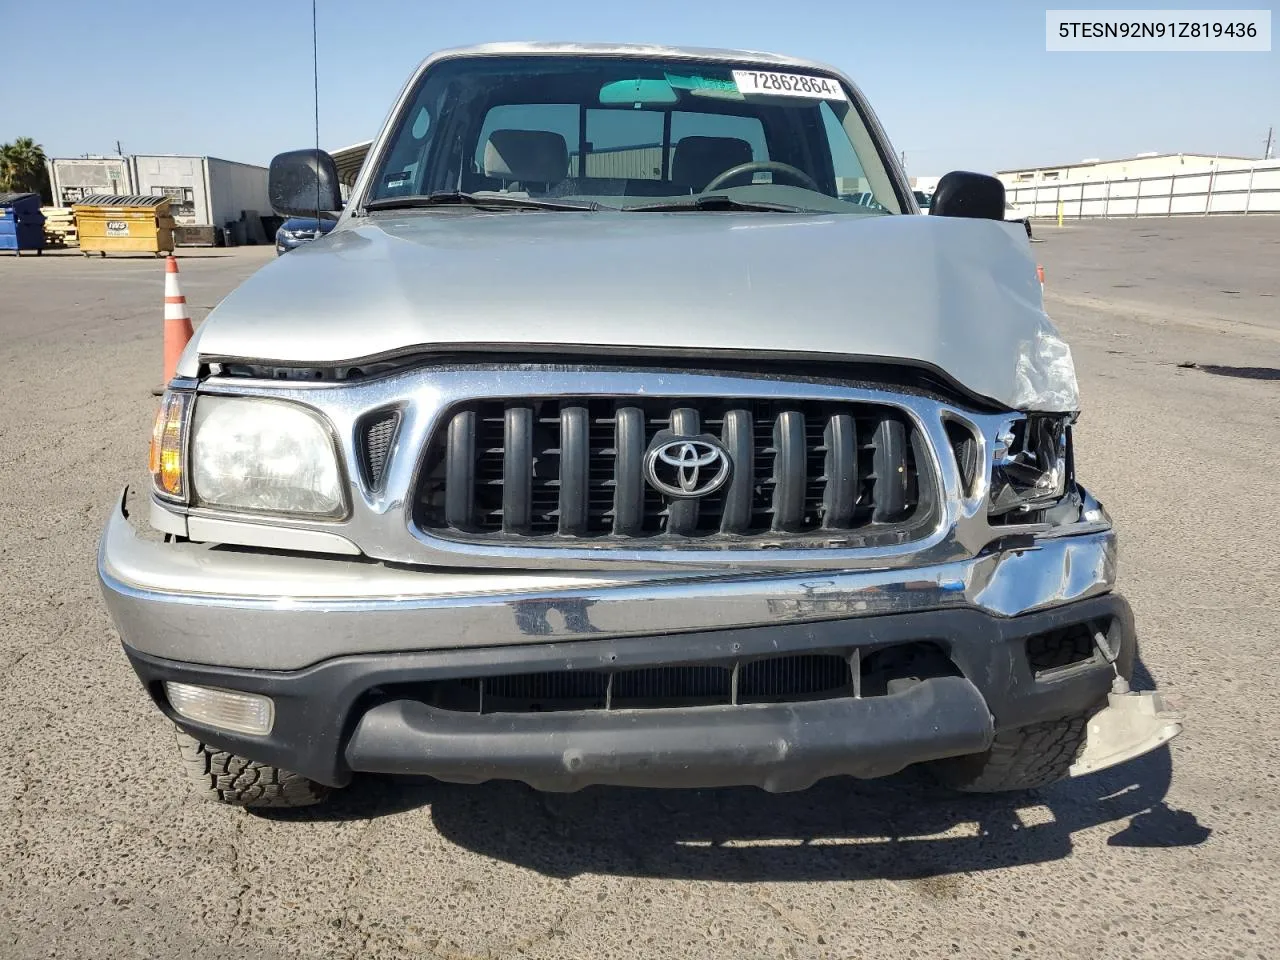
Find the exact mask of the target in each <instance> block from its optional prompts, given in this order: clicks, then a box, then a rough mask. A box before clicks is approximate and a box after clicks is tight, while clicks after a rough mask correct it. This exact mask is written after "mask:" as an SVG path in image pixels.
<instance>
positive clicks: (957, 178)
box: [273, 166, 1004, 220]
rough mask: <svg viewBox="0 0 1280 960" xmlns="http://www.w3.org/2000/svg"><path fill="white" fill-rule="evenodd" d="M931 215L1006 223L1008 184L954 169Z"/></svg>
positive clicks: (938, 192)
mask: <svg viewBox="0 0 1280 960" xmlns="http://www.w3.org/2000/svg"><path fill="white" fill-rule="evenodd" d="M273 169H274V166H273ZM929 216H931V217H970V218H973V219H976V220H1003V219H1004V184H1003V183H1001V182H1000V181H999V180H997V179H996V178H995V177H989V176H987V175H986V174H985V173H969V172H967V171H964V170H953V171H952V172H951V173H948V174H947V175H946V176H945V177H943V178H942V179H941V180H939V181H938V189H937V190H935V191H934V192H933V204H932V205H931V206H930V207H929Z"/></svg>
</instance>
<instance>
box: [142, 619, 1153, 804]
mask: <svg viewBox="0 0 1280 960" xmlns="http://www.w3.org/2000/svg"><path fill="white" fill-rule="evenodd" d="M1077 623H1089V624H1097V625H1098V626H1099V627H1100V628H1101V629H1103V630H1105V632H1106V634H1107V637H1108V642H1109V643H1110V644H1111V645H1112V646H1113V648H1114V649H1116V650H1118V651H1119V652H1120V660H1119V662H1118V664H1117V667H1118V669H1119V670H1120V671H1121V673H1122V674H1124V675H1126V676H1127V675H1128V674H1129V673H1130V672H1131V671H1132V664H1133V659H1134V655H1135V651H1136V640H1135V637H1134V632H1133V620H1132V616H1131V614H1130V612H1129V607H1128V605H1127V604H1126V603H1125V602H1124V600H1123V599H1122V598H1120V597H1119V596H1116V595H1115V594H1108V595H1105V596H1100V597H1094V598H1092V599H1089V600H1083V601H1079V602H1076V603H1073V604H1069V605H1067V606H1065V607H1060V608H1055V609H1051V610H1044V611H1041V612H1039V613H1032V614H1026V615H1024V616H1021V617H1017V618H1013V619H1005V618H1000V617H994V616H992V615H990V614H985V613H980V612H978V611H976V610H935V611H923V612H918V613H901V614H893V615H886V616H876V617H859V618H853V619H845V620H829V621H825V622H822V623H816V624H789V625H779V626H771V627H758V628H754V629H730V630H716V631H708V632H699V633H686V634H675V635H671V634H667V635H656V636H639V637H626V638H619V639H599V640H584V641H572V642H566V643H553V644H527V645H522V646H510V647H491V648H481V649H469V650H436V651H425V652H419V653H397V654H365V655H359V656H349V657H339V658H336V659H333V660H328V661H325V662H324V663H320V664H317V665H315V666H313V667H309V668H307V669H304V670H298V671H267V670H236V669H230V668H225V667H212V666H205V665H200V664H192V663H181V662H178V661H173V660H166V659H162V658H158V657H153V656H149V655H147V654H143V653H140V652H139V651H137V650H136V649H133V648H131V647H129V646H127V645H126V647H125V652H126V653H127V654H128V655H129V658H130V660H131V661H132V663H133V666H134V669H135V670H136V671H137V673H138V675H139V677H141V678H142V681H143V684H144V685H145V686H146V688H147V690H148V692H149V693H150V694H151V696H152V698H153V699H154V700H155V702H156V704H157V705H158V706H159V707H160V708H161V709H162V710H164V711H165V713H166V714H168V715H169V716H170V717H172V718H173V719H174V720H175V721H177V722H179V724H180V725H181V726H183V727H184V728H186V729H188V730H189V731H190V732H191V733H193V734H194V735H196V736H198V737H200V738H201V739H203V740H206V741H208V742H211V743H213V744H215V745H216V746H219V747H221V748H223V749H227V750H231V751H233V752H235V753H238V754H240V755H242V756H247V757H250V758H252V759H255V760H261V761H264V762H267V763H273V764H276V765H278V766H281V767H285V768H287V769H290V770H294V771H297V772H299V773H303V774H305V775H306V776H308V777H311V778H312V779H314V780H318V781H320V782H322V783H328V784H331V785H336V786H341V785H343V784H345V783H347V782H348V781H349V780H350V778H351V775H352V773H354V772H369V773H396V774H424V775H430V776H434V777H437V778H439V779H442V780H452V781H457V782H467V783H471V782H480V781H484V780H489V779H516V780H523V781H525V782H527V783H529V784H531V785H533V786H534V787H536V788H538V789H541V790H576V789H579V788H581V787H584V786H587V785H590V784H609V785H617V786H651V787H653V786H657V787H714V786H728V785H748V784H753V785H756V786H761V787H764V788H765V789H767V790H775V791H781V790H799V789H804V788H805V787H808V786H810V785H811V784H813V783H814V782H816V781H817V780H819V779H822V778H823V777H829V776H834V775H837V774H847V775H852V776H859V777H876V776H884V775H887V774H890V773H894V772H896V771H898V770H901V769H902V768H904V767H906V766H908V765H910V764H913V763H920V762H924V761H927V760H936V759H941V758H943V757H951V756H961V755H964V754H970V753H980V752H982V751H983V750H985V749H986V748H987V747H988V746H989V745H990V743H991V738H992V736H993V735H994V732H995V731H996V730H999V729H1003V728H1006V727H1016V726H1023V725H1025V724H1028V723H1035V722H1037V721H1040V720H1048V719H1053V718H1056V717H1061V716H1065V715H1067V714H1071V713H1077V712H1081V711H1085V710H1089V709H1090V708H1092V707H1094V706H1096V705H1098V704H1100V703H1102V702H1103V701H1105V699H1106V697H1107V692H1108V690H1109V689H1110V685H1111V681H1112V678H1113V677H1114V675H1115V674H1114V672H1113V670H1112V668H1111V665H1110V664H1108V663H1106V662H1105V660H1103V659H1102V658H1101V657H1097V656H1095V657H1092V658H1091V659H1089V660H1087V661H1084V662H1081V663H1078V664H1075V665H1072V666H1069V667H1066V668H1064V669H1061V670H1056V671H1047V672H1037V671H1035V670H1034V669H1033V668H1032V666H1031V664H1030V663H1029V661H1028V657H1027V652H1026V651H1027V641H1028V639H1029V638H1030V637H1032V636H1037V635H1042V634H1046V633H1051V632H1053V631H1055V630H1061V629H1063V628H1064V627H1067V626H1069V625H1071V624H1077ZM921 638H929V639H930V640H931V641H933V642H936V643H937V644H939V645H940V646H941V647H942V648H944V649H945V651H946V653H947V655H948V657H949V658H950V660H951V662H952V663H954V664H955V666H956V668H957V672H958V673H959V674H960V675H959V676H940V677H933V678H930V679H925V680H923V681H922V682H920V683H917V684H914V685H909V686H908V687H907V688H906V689H905V690H902V691H901V692H890V693H886V694H884V695H879V696H867V697H854V696H848V697H841V698H838V699H829V700H821V701H812V702H791V703H753V704H736V705H721V706H695V707H683V708H680V707H674V708H660V709H619V710H607V709H606V710H600V709H597V710H575V711H564V712H548V713H501V712H495V713H484V712H464V711H461V710H456V709H446V708H441V707H438V706H435V705H432V704H430V703H428V702H424V700H422V699H419V698H417V697H415V696H413V695H412V693H410V691H413V690H415V689H420V688H421V687H422V686H424V685H427V684H430V683H432V682H433V681H440V680H447V679H452V678H459V677H465V678H478V677H502V676H511V675H529V674H555V673H560V674H564V673H568V672H574V671H602V670H610V671H619V670H633V669H642V668H645V667H654V666H661V667H670V666H677V665H678V666H693V667H699V666H707V665H713V664H728V663H731V662H740V661H743V660H750V659H751V658H753V657H776V656H779V655H795V654H818V653H831V652H837V651H838V652H840V653H842V654H844V653H846V652H848V651H872V650H876V649H883V648H886V647H891V646H894V645H897V644H900V643H910V642H916V641H919V640H921ZM166 680H176V681H179V682H183V683H192V684H199V685H202V686H210V687H220V688H223V689H232V690H238V691H243V692H247V693H257V694H262V695H265V696H268V697H271V698H272V700H273V701H274V702H275V725H274V727H273V729H272V731H271V733H270V734H269V735H267V736H265V737H250V736H240V735H236V734H230V733H226V732H225V731H219V730H214V729H206V728H203V727H201V726H200V725H198V724H192V723H190V722H188V721H185V720H181V719H180V718H178V717H177V716H176V715H175V714H174V713H173V710H172V708H171V707H170V706H169V704H168V702H167V700H166V698H165V695H164V691H163V682H164V681H166Z"/></svg>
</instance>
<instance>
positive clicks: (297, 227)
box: [276, 217, 337, 256]
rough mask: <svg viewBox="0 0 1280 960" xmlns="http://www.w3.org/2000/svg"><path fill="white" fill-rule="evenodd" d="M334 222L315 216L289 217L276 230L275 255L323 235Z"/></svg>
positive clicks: (331, 227) (330, 228)
mask: <svg viewBox="0 0 1280 960" xmlns="http://www.w3.org/2000/svg"><path fill="white" fill-rule="evenodd" d="M335 223H337V221H336V220H317V219H316V218H315V217H290V218H289V219H288V220H286V221H285V222H284V223H282V224H280V229H279V230H277V231H276V256H280V254H282V253H288V252H289V251H290V250H292V249H293V248H294V247H296V246H298V245H299V244H302V243H306V242H307V241H308V240H314V239H315V238H316V237H323V236H324V235H325V234H326V233H328V232H329V231H330V230H332V229H333V227H334V224H335Z"/></svg>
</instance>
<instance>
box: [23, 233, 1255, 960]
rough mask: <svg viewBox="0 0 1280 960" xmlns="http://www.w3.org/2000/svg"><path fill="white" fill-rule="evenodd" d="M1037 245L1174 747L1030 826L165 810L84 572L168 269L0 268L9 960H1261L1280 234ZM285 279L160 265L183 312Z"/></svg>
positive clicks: (98, 265)
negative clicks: (1174, 733)
mask: <svg viewBox="0 0 1280 960" xmlns="http://www.w3.org/2000/svg"><path fill="white" fill-rule="evenodd" d="M1036 235H1037V237H1038V238H1043V242H1040V243H1037V244H1036V245H1035V247H1034V250H1035V252H1036V254H1037V256H1038V258H1039V259H1040V260H1041V261H1042V262H1043V263H1044V265H1045V268H1046V271H1047V278H1048V298H1047V304H1048V309H1049V311H1050V313H1051V314H1052V315H1053V316H1054V318H1055V320H1057V321H1058V323H1059V324H1060V326H1061V327H1062V328H1063V331H1064V332H1065V334H1066V335H1067V337H1068V339H1069V340H1070V341H1071V342H1072V344H1073V347H1074V350H1075V358H1076V365H1077V369H1078V371H1079V374H1080V380H1081V390H1082V394H1083V403H1084V413H1083V416H1082V419H1081V422H1080V425H1079V427H1078V429H1077V431H1076V437H1077V443H1078V456H1077V467H1078V471H1079V473H1080V475H1081V476H1082V478H1083V479H1084V480H1085V481H1086V482H1087V483H1088V484H1089V485H1090V486H1092V488H1093V489H1094V490H1095V492H1096V493H1097V494H1098V495H1099V496H1100V497H1101V499H1102V500H1103V501H1104V503H1106V505H1107V506H1108V508H1109V509H1110V511H1111V512H1112V514H1113V516H1114V518H1115V520H1116V523H1117V526H1118V529H1119V532H1120V536H1121V538H1122V562H1121V569H1120V586H1121V589H1122V590H1123V592H1124V593H1125V594H1126V595H1127V596H1128V597H1129V599H1130V601H1131V602H1132V604H1133V606H1134V609H1135V613H1136V616H1137V622H1138V626H1139V631H1140V635H1141V638H1142V644H1143V646H1142V670H1141V671H1140V676H1141V677H1142V679H1143V681H1144V682H1145V683H1148V684H1155V685H1156V686H1158V687H1159V688H1160V689H1161V690H1162V691H1164V693H1165V695H1166V697H1167V699H1168V700H1169V701H1171V702H1172V704H1173V705H1174V706H1176V708H1177V709H1179V710H1181V711H1182V712H1183V713H1184V714H1185V715H1186V733H1185V734H1184V735H1183V736H1182V737H1181V738H1180V739H1178V740H1177V741H1175V742H1174V744H1173V745H1172V747H1171V748H1169V749H1164V750H1161V751H1159V752H1157V753H1154V754H1151V755H1149V756H1147V757H1146V758H1144V759H1142V760H1140V761H1137V762H1134V763H1131V764H1128V765H1125V766H1123V767H1119V768H1116V769H1113V770H1111V771H1107V772H1104V773H1101V774H1096V775H1094V776H1091V777H1085V778H1081V779H1079V780H1075V781H1070V782H1065V783H1061V784H1057V785H1055V786H1052V787H1050V788H1047V789H1043V790H1040V791H1036V792H1034V793H1031V794H1027V795H1021V796H998V795H997V796H988V797H964V796H955V795H951V794H948V793H945V792H943V791H941V790H940V789H938V788H936V787H934V786H932V785H931V784H930V782H929V780H928V779H927V778H926V777H925V776H923V775H922V774H920V773H918V772H912V771H908V772H906V773H904V774H902V775H900V776H897V777H893V778H891V779H888V780H884V781H872V782H859V781H853V780H831V781H826V782H824V783H822V784H820V785H818V786H817V787H815V788H814V789H812V790H809V791H807V792H804V793H800V794H789V795H778V796H774V795H769V794H766V793H764V792H761V791H758V790H755V789H741V790H708V791H677V792H660V791H637V790H617V789H590V790H586V791H583V792H582V793H579V794H572V795H541V794H538V793H535V792H533V791H532V790H530V789H528V788H526V787H524V786H522V785H516V784H510V783H491V784H486V785H483V786H478V787H468V786H453V785H447V784H439V783H434V782H430V781H422V782H417V781H393V780H389V779H386V778H379V777H366V778H361V779H359V780H358V781H357V782H356V784H355V785H354V786H353V787H352V788H350V789H349V790H347V791H345V792H343V793H342V794H340V795H338V796H337V798H336V799H335V800H334V801H333V802H332V803H331V804H330V805H329V806H326V807H321V808H317V809H315V810H313V811H301V812H297V813H293V814H275V815H272V816H260V815H253V814H248V813H244V812H242V811H239V810H233V809H226V808H220V807H217V806H212V805H207V804H204V803H200V802H198V801H196V800H194V799H193V798H192V797H190V796H189V795H188V793H187V791H186V786H185V783H184V782H183V781H182V780H181V778H180V770H179V764H178V756H177V751H176V748H175V745H174V743H173V737H172V731H171V729H170V728H169V726H168V725H167V723H166V722H165V721H164V719H163V718H162V717H161V715H160V714H159V713H158V712H157V711H156V710H155V709H154V708H153V707H152V706H151V704H150V703H149V702H148V701H147V700H146V699H145V697H144V696H143V694H142V691H141V689H140V687H139V685H138V683H137V682H136V680H135V678H134V676H133V673H132V671H131V670H130V669H129V667H128V665H127V663H126V661H125V658H124V656H123V655H122V654H121V652H120V650H119V647H118V639H117V637H116V636H115V633H114V631H113V629H112V627H111V625H110V622H109V620H108V618H107V615H106V612H105V609H104V607H103V604H102V602H101V599H100V597H99V594H98V587H97V584H96V582H95V578H94V554H95V548H96V541H97V536H98V533H99V530H100V529H101V525H102V522H103V519H104V517H105V515H106V511H107V509H108V506H109V504H110V503H111V501H112V499H113V498H114V497H115V496H116V494H117V493H118V492H119V490H120V488H121V486H122V485H123V484H124V483H126V482H137V481H138V480H139V479H140V477H141V476H142V475H143V472H144V469H145V467H144V461H145V456H146V442H147V434H148V430H149V426H150V419H151V415H152V412H153V409H154V404H155V399H154V398H153V397H152V396H151V394H150V390H151V388H152V387H154V386H156V385H157V384H158V382H159V380H160V377H161V369H160V366H161V359H160V333H161V316H162V311H161V304H162V300H161V297H162V295H163V267H162V265H161V264H160V263H159V262H157V261H155V260H152V259H150V258H112V259H107V260H99V259H97V258H94V259H84V258H82V257H80V256H79V255H78V254H75V253H74V252H71V253H63V254H49V255H46V256H43V257H39V258H36V257H31V256H26V257H23V258H21V259H18V258H14V257H0V371H3V376H0V523H2V524H3V526H2V528H0V529H2V531H3V535H2V536H0V678H2V679H0V684H2V685H0V717H2V718H3V722H0V957H5V958H9V957H15V958H28V957H57V958H64V957H66V958H70V957H76V958H79V957H86V958H87V957H93V958H103V957H110V958H113V960H114V958H124V957H166V958H179V957H181V958H185V957H200V958H205V957H208V958H215V957H216V958H220V960H221V958H226V957H228V956H253V957H261V958H268V960H274V958H294V957H307V958H312V957H315V958H319V957H326V958H327V957H351V958H356V957H360V958H364V957H401V956H423V957H442V958H444V957H448V958H462V957H516V956H527V957H579V958H587V957H591V958H594V957H637V958H640V957H643V958H651V957H666V956H681V957H694V956H734V957H757V956H759V957H794V958H802V957H879V956H884V957H921V958H924V957H942V956H946V957H1014V956H1018V957H1081V956H1089V957H1094V958H1103V957H1160V958H1182V957H1188V958H1190V957H1194V958H1213V957H1223V958H1226V957H1268V956H1274V955H1275V953H1276V949H1277V948H1276V944H1277V943H1278V942H1280V870H1278V869H1277V867H1278V865H1280V800H1278V799H1277V795H1278V787H1280V782H1278V774H1277V770H1280V763H1278V761H1280V724H1277V721H1276V719H1275V716H1276V714H1275V712H1274V711H1276V709H1277V700H1278V699H1280V694H1278V693H1277V691H1280V658H1278V657H1277V656H1276V653H1275V649H1274V648H1275V645H1276V643H1277V640H1278V639H1280V629H1278V628H1280V615H1278V614H1277V608H1278V607H1280V586H1278V584H1280V552H1278V551H1277V549H1276V544H1277V543H1278V542H1280V503H1278V502H1277V501H1278V500H1280V482H1278V478H1280V454H1278V453H1277V449H1278V446H1280V444H1278V442H1277V441H1280V270H1277V269H1276V264H1277V263H1280V217H1274V218H1262V217H1257V218H1248V219H1237V218H1230V219H1228V218H1222V219H1211V220H1199V219H1196V220H1191V219H1188V220H1140V221H1111V222H1106V223H1102V222H1098V223H1094V222H1089V223H1068V224H1067V225H1066V226H1064V227H1062V228H1058V227H1056V226H1054V225H1051V224H1040V223H1038V224H1037V225H1036ZM272 253H273V251H272V250H271V249H270V248H241V249H237V250H187V251H183V255H182V256H181V257H180V263H181V270H182V274H181V277H182V282H183V286H184V289H185V293H186V296H187V299H188V301H189V302H190V303H191V305H192V307H193V313H194V315H195V317H196V319H197V320H199V319H201V318H202V317H203V316H204V315H205V314H206V313H207V312H208V310H209V308H210V307H212V305H213V304H214V303H215V302H216V301H217V299H218V298H220V297H221V296H223V295H225V294H226V293H227V292H228V291H229V290H231V289H232V288H233V287H234V286H235V285H236V283H237V282H239V281H240V280H241V279H243V278H244V277H246V276H248V275H249V274H250V273H252V272H253V271H254V270H256V269H258V268H259V267H260V266H262V265H263V264H264V263H265V262H267V261H268V260H270V259H271V256H272ZM1193 365H1194V366H1193Z"/></svg>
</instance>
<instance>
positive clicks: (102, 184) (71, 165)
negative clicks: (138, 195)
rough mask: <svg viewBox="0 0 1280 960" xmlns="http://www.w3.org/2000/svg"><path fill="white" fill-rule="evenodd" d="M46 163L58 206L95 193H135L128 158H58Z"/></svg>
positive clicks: (55, 203) (66, 205) (55, 204)
mask: <svg viewBox="0 0 1280 960" xmlns="http://www.w3.org/2000/svg"><path fill="white" fill-rule="evenodd" d="M46 166H47V167H48V169H49V185H50V188H51V189H52V190H53V204H54V206H56V207H69V206H71V205H72V204H74V203H77V202H78V201H80V200H81V199H83V198H84V197H88V196H91V195H93V194H104V193H105V194H115V195H119V194H127V193H134V192H135V190H134V187H133V173H132V171H131V169H130V165H129V158H128V157H59V158H57V159H50V160H48V161H47V162H46Z"/></svg>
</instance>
